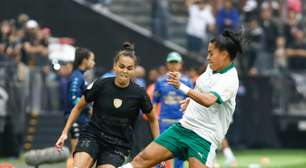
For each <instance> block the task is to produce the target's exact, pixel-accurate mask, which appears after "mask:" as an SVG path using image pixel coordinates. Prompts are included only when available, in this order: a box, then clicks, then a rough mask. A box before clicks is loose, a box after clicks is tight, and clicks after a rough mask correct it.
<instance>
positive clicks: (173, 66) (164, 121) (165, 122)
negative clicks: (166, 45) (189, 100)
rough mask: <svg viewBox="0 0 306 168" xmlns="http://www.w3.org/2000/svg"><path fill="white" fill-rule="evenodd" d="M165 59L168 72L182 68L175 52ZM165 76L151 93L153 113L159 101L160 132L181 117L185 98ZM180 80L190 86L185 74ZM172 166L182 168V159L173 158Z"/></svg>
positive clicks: (190, 83)
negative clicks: (181, 102) (181, 106)
mask: <svg viewBox="0 0 306 168" xmlns="http://www.w3.org/2000/svg"><path fill="white" fill-rule="evenodd" d="M166 61H167V64H166V66H167V70H168V72H179V71H180V70H181V69H182V65H183V64H182V61H183V59H182V57H181V56H180V54H178V53H177V52H171V53H169V54H168V56H167V60H166ZM167 78H168V77H167V75H162V76H160V77H159V78H158V79H157V81H156V84H155V89H154V95H153V109H154V111H155V114H157V106H158V104H159V103H160V115H159V127H160V132H161V133H162V132H163V131H165V130H166V129H168V128H169V127H170V126H171V125H172V124H174V123H176V122H178V120H179V119H181V118H182V114H183V113H182V112H181V111H180V101H182V100H184V99H185V98H186V95H185V94H184V93H183V92H181V91H180V90H177V89H176V88H175V87H174V86H172V85H169V84H168V81H167ZM180 81H181V82H182V83H184V84H185V85H187V86H189V87H190V88H192V85H193V84H192V80H191V79H189V78H188V77H187V76H185V75H182V76H181V78H180ZM173 167H175V168H182V167H183V161H181V160H174V164H173Z"/></svg>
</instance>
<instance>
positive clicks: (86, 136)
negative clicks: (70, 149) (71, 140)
mask: <svg viewBox="0 0 306 168" xmlns="http://www.w3.org/2000/svg"><path fill="white" fill-rule="evenodd" d="M90 131H93V130H90V129H88V130H87V132H86V133H85V132H82V136H81V137H80V138H79V142H78V144H77V145H76V148H75V151H74V153H73V168H90V167H91V166H92V165H93V164H94V163H95V161H96V159H97V157H98V154H99V151H100V146H99V143H98V140H97V139H96V138H95V136H94V134H92V133H90Z"/></svg>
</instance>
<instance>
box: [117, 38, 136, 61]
mask: <svg viewBox="0 0 306 168" xmlns="http://www.w3.org/2000/svg"><path fill="white" fill-rule="evenodd" d="M121 56H126V57H130V58H132V59H133V60H134V62H135V65H137V64H138V59H137V56H136V55H135V50H134V44H133V43H132V42H124V43H123V44H122V49H121V50H119V51H118V52H117V54H116V56H115V58H114V63H116V62H118V60H119V58H120V57H121Z"/></svg>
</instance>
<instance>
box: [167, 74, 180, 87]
mask: <svg viewBox="0 0 306 168" xmlns="http://www.w3.org/2000/svg"><path fill="white" fill-rule="evenodd" d="M167 75H168V79H167V82H168V83H169V84H170V85H173V86H175V87H176V88H179V87H180V84H181V82H180V77H181V74H180V73H179V72H168V73H167Z"/></svg>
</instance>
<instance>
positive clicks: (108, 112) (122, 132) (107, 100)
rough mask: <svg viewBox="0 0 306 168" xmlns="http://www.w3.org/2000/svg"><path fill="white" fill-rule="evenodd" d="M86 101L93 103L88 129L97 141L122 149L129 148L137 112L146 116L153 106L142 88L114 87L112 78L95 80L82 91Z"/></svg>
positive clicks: (136, 86)
mask: <svg viewBox="0 0 306 168" xmlns="http://www.w3.org/2000/svg"><path fill="white" fill-rule="evenodd" d="M84 96H85V100H86V101H87V102H94V103H93V116H92V118H91V120H90V122H89V127H92V128H94V129H97V131H98V132H99V137H101V138H102V140H103V141H106V142H108V143H111V144H114V145H119V146H122V147H124V148H131V146H132V131H133V127H134V123H135V121H136V119H137V117H138V115H139V112H140V110H141V111H142V112H143V113H149V112H151V110H152V104H151V101H150V98H149V96H148V95H147V93H146V91H145V90H144V88H142V87H140V86H138V85H137V84H135V83H133V82H131V83H130V84H129V86H128V87H126V88H120V87H118V86H116V85H115V78H105V79H98V80H96V81H95V82H94V83H93V84H90V85H89V86H88V87H87V89H86V91H85V94H84Z"/></svg>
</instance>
